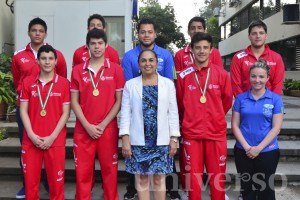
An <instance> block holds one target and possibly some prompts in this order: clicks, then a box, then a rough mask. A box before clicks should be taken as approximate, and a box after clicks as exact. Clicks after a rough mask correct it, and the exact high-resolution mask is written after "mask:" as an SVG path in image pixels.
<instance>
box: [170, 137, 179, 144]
mask: <svg viewBox="0 0 300 200" xmlns="http://www.w3.org/2000/svg"><path fill="white" fill-rule="evenodd" d="M170 140H171V141H173V142H175V143H177V142H178V139H177V138H170Z"/></svg>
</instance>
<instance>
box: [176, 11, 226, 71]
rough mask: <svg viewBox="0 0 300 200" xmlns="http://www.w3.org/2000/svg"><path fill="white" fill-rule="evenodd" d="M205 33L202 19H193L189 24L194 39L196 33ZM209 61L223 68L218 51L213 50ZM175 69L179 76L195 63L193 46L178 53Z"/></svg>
mask: <svg viewBox="0 0 300 200" xmlns="http://www.w3.org/2000/svg"><path fill="white" fill-rule="evenodd" d="M199 32H201V33H205V32H206V23H205V20H204V19H203V18H202V17H198V16H197V17H193V18H192V19H190V21H189V23H188V34H189V36H190V38H191V39H192V38H193V36H194V35H195V34H196V33H199ZM209 60H210V62H212V63H213V64H215V65H218V66H220V67H223V63H222V58H221V54H220V52H219V50H218V49H216V48H214V47H213V48H212V51H211V53H210V55H209ZM174 62H175V68H176V73H177V74H178V73H179V72H180V71H181V70H183V69H184V68H187V67H190V66H192V65H193V63H194V56H193V53H192V49H191V45H190V44H189V45H187V46H186V47H185V48H183V49H180V50H179V51H177V52H176V54H175V58H174Z"/></svg>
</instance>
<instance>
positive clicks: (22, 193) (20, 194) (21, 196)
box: [16, 187, 25, 199]
mask: <svg viewBox="0 0 300 200" xmlns="http://www.w3.org/2000/svg"><path fill="white" fill-rule="evenodd" d="M16 198H17V199H25V187H22V188H21V189H20V190H19V192H18V193H17V195H16Z"/></svg>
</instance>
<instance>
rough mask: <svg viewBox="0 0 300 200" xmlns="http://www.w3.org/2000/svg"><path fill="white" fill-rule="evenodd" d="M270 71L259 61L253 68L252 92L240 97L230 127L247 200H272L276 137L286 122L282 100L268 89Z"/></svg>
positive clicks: (275, 162)
mask: <svg viewBox="0 0 300 200" xmlns="http://www.w3.org/2000/svg"><path fill="white" fill-rule="evenodd" d="M269 73H270V67H269V66H268V64H267V63H266V61H265V60H263V59H260V60H259V61H258V62H256V63H254V64H253V65H252V66H251V68H250V83H251V88H250V89H249V90H248V91H246V92H244V93H242V94H240V95H238V96H237V98H236V100H235V102H234V106H233V114H232V122H231V127H232V131H233V134H234V136H235V138H236V144H235V148H234V156H235V165H236V168H237V171H238V173H239V174H240V176H241V193H242V196H243V199H244V200H246V199H247V200H248V199H250V200H252V199H253V200H256V199H259V200H262V199H263V200H273V199H275V191H274V174H275V171H276V168H277V164H278V160H279V155H280V153H279V146H278V141H277V135H278V134H279V132H280V129H281V125H282V121H283V110H284V108H283V103H282V100H281V97H280V96H279V95H277V94H275V93H273V92H271V91H270V90H268V89H267V88H266V83H267V82H268V80H269Z"/></svg>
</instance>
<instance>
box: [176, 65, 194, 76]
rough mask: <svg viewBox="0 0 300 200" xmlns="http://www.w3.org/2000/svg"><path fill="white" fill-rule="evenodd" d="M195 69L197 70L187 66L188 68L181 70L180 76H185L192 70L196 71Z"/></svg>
mask: <svg viewBox="0 0 300 200" xmlns="http://www.w3.org/2000/svg"><path fill="white" fill-rule="evenodd" d="M194 71H195V70H194V68H193V67H189V68H187V69H186V70H184V71H182V72H180V74H179V76H180V77H181V78H184V77H185V76H186V75H188V74H190V73H192V72H194Z"/></svg>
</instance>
